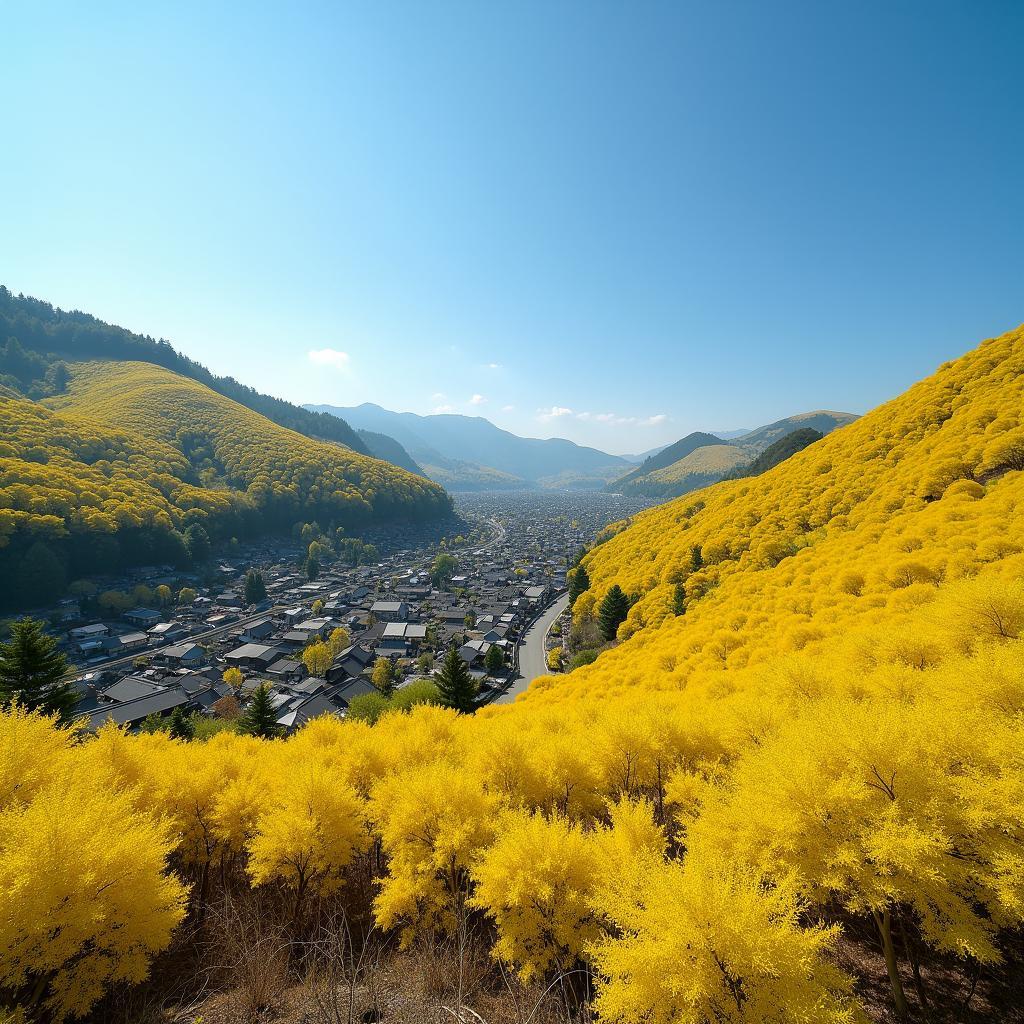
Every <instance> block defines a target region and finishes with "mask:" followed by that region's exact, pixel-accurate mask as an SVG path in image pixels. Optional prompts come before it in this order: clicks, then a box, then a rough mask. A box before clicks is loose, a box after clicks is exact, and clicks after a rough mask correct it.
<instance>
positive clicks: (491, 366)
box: [486, 363, 505, 370]
mask: <svg viewBox="0 0 1024 1024" xmlns="http://www.w3.org/2000/svg"><path fill="white" fill-rule="evenodd" d="M486 369H488V370H504V369H505V367H504V365H503V364H502V363H488V364H487V366H486Z"/></svg>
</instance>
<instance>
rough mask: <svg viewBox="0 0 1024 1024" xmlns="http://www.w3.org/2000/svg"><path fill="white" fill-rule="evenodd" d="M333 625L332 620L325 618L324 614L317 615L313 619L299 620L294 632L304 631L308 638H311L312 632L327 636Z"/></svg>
mask: <svg viewBox="0 0 1024 1024" xmlns="http://www.w3.org/2000/svg"><path fill="white" fill-rule="evenodd" d="M333 626H334V620H333V619H328V618H325V617H324V616H318V617H317V618H314V619H306V620H305V621H304V622H300V623H299V624H298V625H297V626H296V627H295V630H296V632H299V633H305V634H306V635H307V636H308V637H309V639H310V640H312V639H313V637H314V634H315V635H316V636H319V637H321V638H323V637H325V636H327V634H328V633H330V631H331V629H332V628H333Z"/></svg>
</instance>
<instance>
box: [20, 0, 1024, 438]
mask: <svg viewBox="0 0 1024 1024" xmlns="http://www.w3.org/2000/svg"><path fill="white" fill-rule="evenodd" d="M1022 40H1024V4H1020V3H1015V2H1004V3H1001V2H998V0H991V2H983V3H966V2H963V3H946V2H942V0H938V2H928V3H910V2H897V3H893V2H886V3H872V2H867V3H857V4H839V3H832V2H813V3H812V2H808V3H782V2H779V3H771V4H764V3H720V2H708V3H684V2H674V3H666V4H656V3H642V2H641V3H625V2H623V3H601V2H596V0H595V2H587V3H582V2H581V3H567V2H562V0H549V2H545V3H537V4H531V3H522V2H515V3H511V2H510V3H506V4H498V3H492V2H486V3H481V2H475V3H453V2H437V3H427V2H416V3H387V2H374V3H366V4H336V3H331V4H323V5H319V4H303V3H290V4H276V5H269V4H267V5H263V4H258V3H246V4H237V5H230V4H226V3H222V4H209V3H203V4H188V3H175V4H173V5H172V4H166V5H162V4H155V3H154V4H136V3H131V4H127V3H126V4H118V3H101V4H88V5H87V4H81V3H77V2H76V3H67V4H57V3H47V2H45V0H29V2H20V0H14V2H9V3H7V4H5V5H4V12H3V15H2V30H0V88H2V95H3V96H4V98H5V104H4V107H5V118H4V129H3V138H4V140H5V146H4V147H3V148H4V150H5V153H4V155H3V158H2V159H0V189H2V195H3V197H4V203H3V216H2V218H0V281H2V282H3V283H5V284H7V285H8V286H9V287H10V288H12V289H13V290H15V291H24V292H26V293H29V294H33V295H37V296H39V297H41V298H46V299H49V300H50V301H52V302H54V303H56V304H58V305H62V306H68V307H78V308H81V309H85V310H88V311H89V312H92V313H95V314H96V315H98V316H101V317H103V318H105V319H108V320H112V321H115V322H118V323H121V324H124V325H125V326H128V327H131V328H132V329H135V330H138V331H142V332H146V333H150V334H154V335H158V336H163V337H167V338H168V339H170V340H171V341H172V342H174V343H175V344H176V345H177V346H178V347H179V348H180V349H182V350H183V351H185V352H186V353H188V354H189V355H191V356H193V357H195V358H197V359H199V360H201V361H202V362H204V363H206V364H207V365H209V366H210V367H211V369H213V370H215V371H217V372H221V373H230V374H232V375H234V376H236V377H238V378H239V379H240V380H242V381H244V382H245V383H248V384H251V385H253V386H255V387H257V388H260V389H262V390H265V391H268V392H271V393H274V394H278V395H281V396H283V397H286V398H289V399H291V400H293V401H297V402H302V401H309V402H331V403H335V404H340V405H349V404H357V403H359V402H361V401H376V402H379V403H380V404H382V405H386V406H388V407H391V408H398V409H410V410H413V411H416V412H429V411H431V410H433V409H442V408H444V409H451V410H453V411H459V412H467V413H478V414H481V415H486V416H488V417H489V418H491V419H493V420H494V421H495V422H497V423H499V424H500V425H502V426H505V427H508V428H509V429H512V430H515V431H517V432H519V433H524V434H531V435H534V436H553V435H557V436H564V437H571V438H573V439H574V440H577V441H580V442H583V443H590V444H595V445H597V446H599V447H602V448H605V449H607V450H611V451H615V452H635V451H642V450H644V449H647V448H650V447H652V446H654V445H655V444H659V443H665V442H668V441H671V440H674V439H675V438H677V437H679V436H682V435H683V434H685V433H687V432H689V431H690V430H693V429H723V430H724V429H728V428H732V427H739V426H750V427H753V426H756V425H758V424H760V423H763V422H766V421H769V420H772V419H776V418H778V417H780V416H783V415H787V414H789V413H792V412H797V411H803V410H807V409H812V408H832V409H842V410H850V411H854V412H862V411H864V410H866V409H868V408H870V407H871V406H873V405H875V404H877V403H878V402H880V401H883V400H885V399H886V398H888V397H891V396H892V395H894V394H897V393H899V392H900V391H901V390H903V389H904V388H905V387H906V386H907V385H908V384H910V383H911V382H913V381H914V380H916V379H917V378H919V377H921V376H923V375H925V374H926V373H928V372H930V371H931V370H933V369H934V368H935V367H936V366H937V365H938V364H939V363H941V362H942V361H944V360H945V359H947V358H950V357H952V356H955V355H957V354H959V353H960V352H962V351H964V350H966V349H967V348H969V347H971V346H973V345H974V344H975V343H976V342H977V341H979V340H981V339H982V338H985V337H989V336H991V335H994V334H997V333H1001V332H1003V331H1005V330H1008V329H1010V328H1012V327H1015V326H1016V325H1017V324H1018V323H1020V322H1021V321H1022V320H1024V246H1022V227H1024V188H1022V187H1021V181H1022V178H1021V174H1022V172H1021V167H1022V166H1024V114H1022V111H1024V78H1022V76H1021V74H1020V44H1021V42H1022Z"/></svg>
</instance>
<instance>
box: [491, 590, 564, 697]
mask: <svg viewBox="0 0 1024 1024" xmlns="http://www.w3.org/2000/svg"><path fill="white" fill-rule="evenodd" d="M568 603H569V595H568V594H562V596H561V597H560V598H558V600H556V601H555V603H554V604H553V605H551V606H550V607H549V608H547V609H546V610H545V611H544V612H543V613H542V614H541V616H540V618H539V619H537V621H536V622H535V623H534V624H533V625H532V626H531V627H530V628H529V629H528V630H527V631H526V632H525V633H524V634H523V638H522V640H520V641H519V675H518V676H516V678H515V679H513V680H512V685H511V686H509V688H508V689H507V690H506V691H505V692H504V693H503V694H502V695H501V696H500V697H496V698H495V700H494V703H495V704H508V703H509V702H511V701H513V700H515V699H516V695H517V694H520V693H522V692H523V691H524V690H525V689H526V688H527V687H528V686H529V685H530V683H532V682H533V681H534V679H536V678H537V677H538V676H546V675H548V674H549V671H548V666H547V660H546V655H545V652H544V635H545V634H546V633H547V631H548V626H550V625H551V623H552V622H554V621H555V619H557V618H558V616H559V615H561V614H562V612H564V611H565V606H566V605H567V604H568Z"/></svg>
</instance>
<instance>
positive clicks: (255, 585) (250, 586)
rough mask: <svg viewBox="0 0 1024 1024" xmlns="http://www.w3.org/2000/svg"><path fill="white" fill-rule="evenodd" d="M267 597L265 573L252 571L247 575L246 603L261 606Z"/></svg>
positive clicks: (256, 570)
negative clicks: (261, 602)
mask: <svg viewBox="0 0 1024 1024" xmlns="http://www.w3.org/2000/svg"><path fill="white" fill-rule="evenodd" d="M266 597H267V585H266V584H265V583H264V582H263V573H261V572H260V571H259V569H250V570H249V571H248V572H247V573H246V574H245V603H246V604H259V602H260V601H264V600H266Z"/></svg>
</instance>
